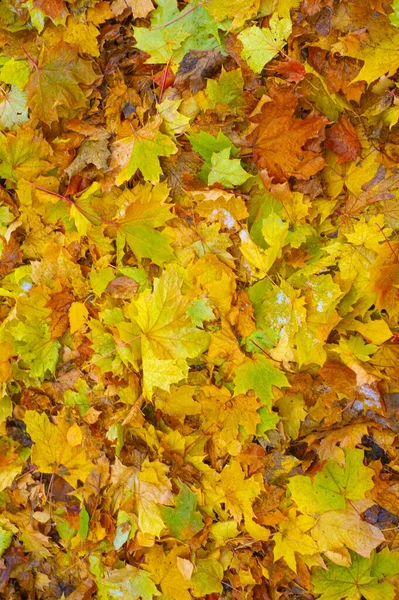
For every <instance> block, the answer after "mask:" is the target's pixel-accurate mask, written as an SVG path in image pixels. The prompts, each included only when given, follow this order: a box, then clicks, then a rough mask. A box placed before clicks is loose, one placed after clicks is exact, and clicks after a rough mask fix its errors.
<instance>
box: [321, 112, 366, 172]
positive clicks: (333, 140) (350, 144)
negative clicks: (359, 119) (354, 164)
mask: <svg viewBox="0 0 399 600" xmlns="http://www.w3.org/2000/svg"><path fill="white" fill-rule="evenodd" d="M326 138H327V139H326V142H325V146H326V148H328V149H329V150H332V152H334V154H337V156H338V160H337V162H338V163H344V162H350V161H352V160H355V159H356V158H357V157H358V156H360V149H361V145H360V141H359V138H358V135H357V131H356V129H355V128H354V127H353V125H352V123H351V122H350V120H349V119H348V117H345V116H340V117H339V119H338V123H335V124H334V125H333V126H332V127H331V128H330V129H327V132H326Z"/></svg>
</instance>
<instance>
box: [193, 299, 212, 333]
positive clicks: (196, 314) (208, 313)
mask: <svg viewBox="0 0 399 600" xmlns="http://www.w3.org/2000/svg"><path fill="white" fill-rule="evenodd" d="M187 314H188V316H189V317H190V319H191V321H192V322H193V324H194V325H195V326H196V327H203V323H204V321H213V320H214V319H215V315H214V312H213V310H212V308H211V307H210V306H209V305H208V299H207V298H195V300H193V302H192V303H191V304H190V306H189V307H188V309H187Z"/></svg>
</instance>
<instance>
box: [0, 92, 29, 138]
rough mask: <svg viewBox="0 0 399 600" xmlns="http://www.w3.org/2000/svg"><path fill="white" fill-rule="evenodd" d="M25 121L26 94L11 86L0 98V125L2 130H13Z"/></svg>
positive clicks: (26, 116) (26, 111) (26, 109)
mask: <svg viewBox="0 0 399 600" xmlns="http://www.w3.org/2000/svg"><path fill="white" fill-rule="evenodd" d="M27 120H28V107H27V106H26V93H25V92H21V91H20V90H19V89H18V88H17V87H16V86H14V85H13V86H11V88H10V90H9V91H8V92H5V93H3V95H2V97H0V124H1V125H2V127H3V128H4V129H14V128H15V127H16V126H17V125H22V123H26V121H27Z"/></svg>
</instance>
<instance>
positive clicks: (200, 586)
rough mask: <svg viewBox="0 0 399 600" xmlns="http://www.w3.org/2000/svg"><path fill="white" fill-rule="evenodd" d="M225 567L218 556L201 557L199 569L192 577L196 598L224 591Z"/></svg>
mask: <svg viewBox="0 0 399 600" xmlns="http://www.w3.org/2000/svg"><path fill="white" fill-rule="evenodd" d="M222 578H223V567H222V565H221V564H220V562H219V561H218V560H217V559H216V558H212V557H209V558H201V559H199V560H198V562H197V569H196V571H195V573H194V574H193V576H192V578H191V588H192V594H193V596H194V598H200V597H202V596H205V595H207V594H213V593H216V594H220V593H222V590H223V586H222Z"/></svg>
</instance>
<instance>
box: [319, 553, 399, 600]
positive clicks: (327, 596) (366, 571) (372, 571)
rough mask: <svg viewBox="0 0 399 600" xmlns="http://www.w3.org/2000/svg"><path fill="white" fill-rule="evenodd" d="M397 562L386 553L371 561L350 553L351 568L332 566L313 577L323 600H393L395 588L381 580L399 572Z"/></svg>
mask: <svg viewBox="0 0 399 600" xmlns="http://www.w3.org/2000/svg"><path fill="white" fill-rule="evenodd" d="M398 558H399V557H398V556H397V555H395V554H391V553H390V552H389V550H387V549H384V550H383V551H382V552H379V553H378V554H375V555H374V556H373V557H372V558H371V559H367V558H364V557H362V556H359V555H358V554H356V553H355V552H351V565H350V566H349V567H344V566H340V565H335V564H334V563H329V564H328V569H327V570H324V569H323V570H322V569H315V571H314V573H313V575H312V583H313V585H314V590H315V592H316V593H317V594H321V595H320V600H341V599H342V598H350V599H353V600H360V598H361V597H364V598H366V600H380V599H381V600H382V599H384V600H385V599H387V600H393V598H394V596H395V590H394V587H393V585H392V584H391V583H390V582H388V581H381V579H383V578H384V577H386V576H388V577H392V576H393V575H395V574H396V573H398V572H399V561H398ZM395 563H396V564H395Z"/></svg>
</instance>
